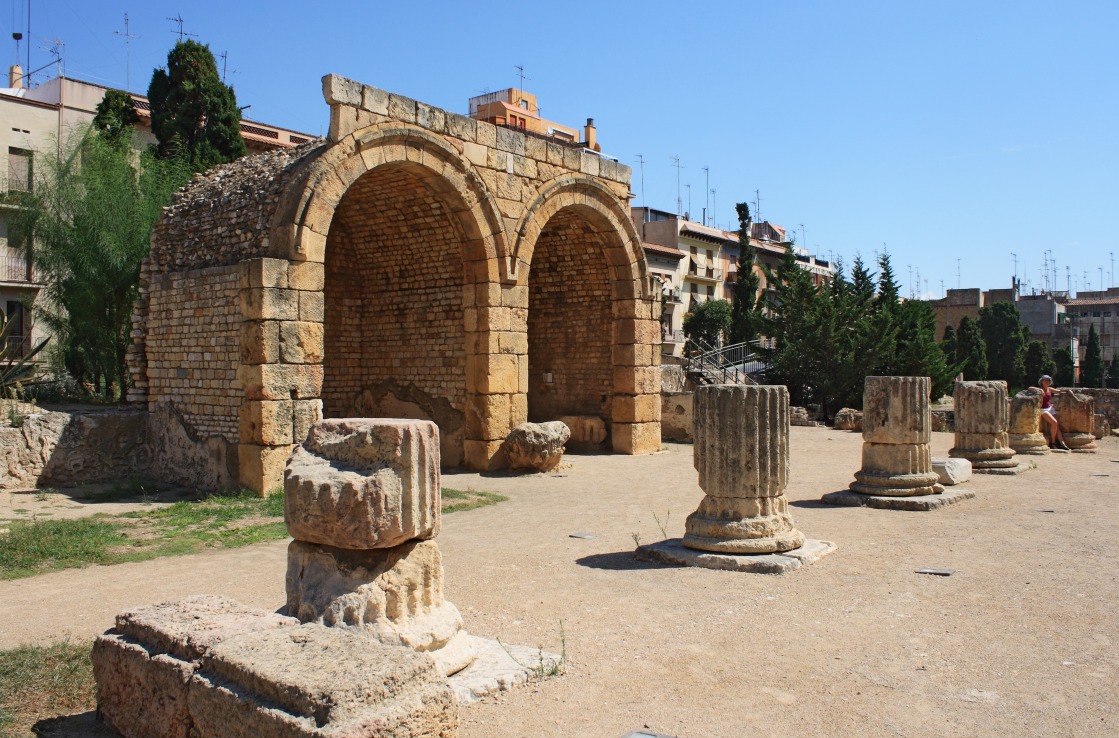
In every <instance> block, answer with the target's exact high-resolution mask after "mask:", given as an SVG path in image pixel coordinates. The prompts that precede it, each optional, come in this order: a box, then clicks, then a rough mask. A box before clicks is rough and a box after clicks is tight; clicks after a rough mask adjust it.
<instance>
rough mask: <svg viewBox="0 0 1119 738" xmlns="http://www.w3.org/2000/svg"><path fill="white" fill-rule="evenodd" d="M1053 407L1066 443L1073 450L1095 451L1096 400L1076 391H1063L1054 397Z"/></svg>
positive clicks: (1082, 451)
mask: <svg viewBox="0 0 1119 738" xmlns="http://www.w3.org/2000/svg"><path fill="white" fill-rule="evenodd" d="M1053 407H1054V408H1056V410H1057V422H1058V423H1059V424H1060V426H1061V435H1063V436H1064V437H1065V444H1066V445H1067V446H1068V447H1069V448H1070V449H1072V450H1073V451H1079V452H1081V453H1095V452H1096V449H1097V448H1099V446H1097V445H1096V435H1095V429H1096V418H1095V415H1096V400H1095V398H1094V397H1090V396H1088V395H1081V394H1078V393H1075V392H1062V393H1061V394H1059V395H1055V396H1054V397H1053Z"/></svg>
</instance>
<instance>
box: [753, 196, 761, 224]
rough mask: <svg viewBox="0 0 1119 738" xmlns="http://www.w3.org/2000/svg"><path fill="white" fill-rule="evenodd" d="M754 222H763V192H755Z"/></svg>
mask: <svg viewBox="0 0 1119 738" xmlns="http://www.w3.org/2000/svg"><path fill="white" fill-rule="evenodd" d="M754 220H756V221H757V222H759V223H761V222H762V193H761V190H754Z"/></svg>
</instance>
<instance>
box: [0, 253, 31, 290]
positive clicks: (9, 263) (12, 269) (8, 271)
mask: <svg viewBox="0 0 1119 738" xmlns="http://www.w3.org/2000/svg"><path fill="white" fill-rule="evenodd" d="M0 282H18V283H21V284H33V283H34V282H33V279H32V270H31V268H30V266H29V265H28V263H27V260H26V259H24V258H23V257H22V256H0Z"/></svg>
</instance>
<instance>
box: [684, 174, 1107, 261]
mask: <svg viewBox="0 0 1119 738" xmlns="http://www.w3.org/2000/svg"><path fill="white" fill-rule="evenodd" d="M703 189H704V190H705V191H704V193H703V225H707V206H708V205H709V204H710V203H711V167H704V168H703ZM1112 261H1114V259H1112ZM1112 271H1114V270H1112Z"/></svg>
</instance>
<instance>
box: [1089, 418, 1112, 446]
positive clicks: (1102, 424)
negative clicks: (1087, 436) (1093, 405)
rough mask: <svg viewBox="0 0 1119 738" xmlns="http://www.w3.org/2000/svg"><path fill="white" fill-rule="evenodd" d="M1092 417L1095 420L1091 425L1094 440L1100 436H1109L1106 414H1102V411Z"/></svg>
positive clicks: (1109, 428)
mask: <svg viewBox="0 0 1119 738" xmlns="http://www.w3.org/2000/svg"><path fill="white" fill-rule="evenodd" d="M1094 417H1095V420H1096V422H1095V425H1094V427H1093V430H1094V432H1093V435H1094V436H1095V437H1096V440H1099V439H1101V438H1106V437H1107V436H1110V435H1111V423H1109V422H1108V421H1107V416H1106V415H1104V414H1103V413H1096V414H1095V416H1094Z"/></svg>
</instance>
